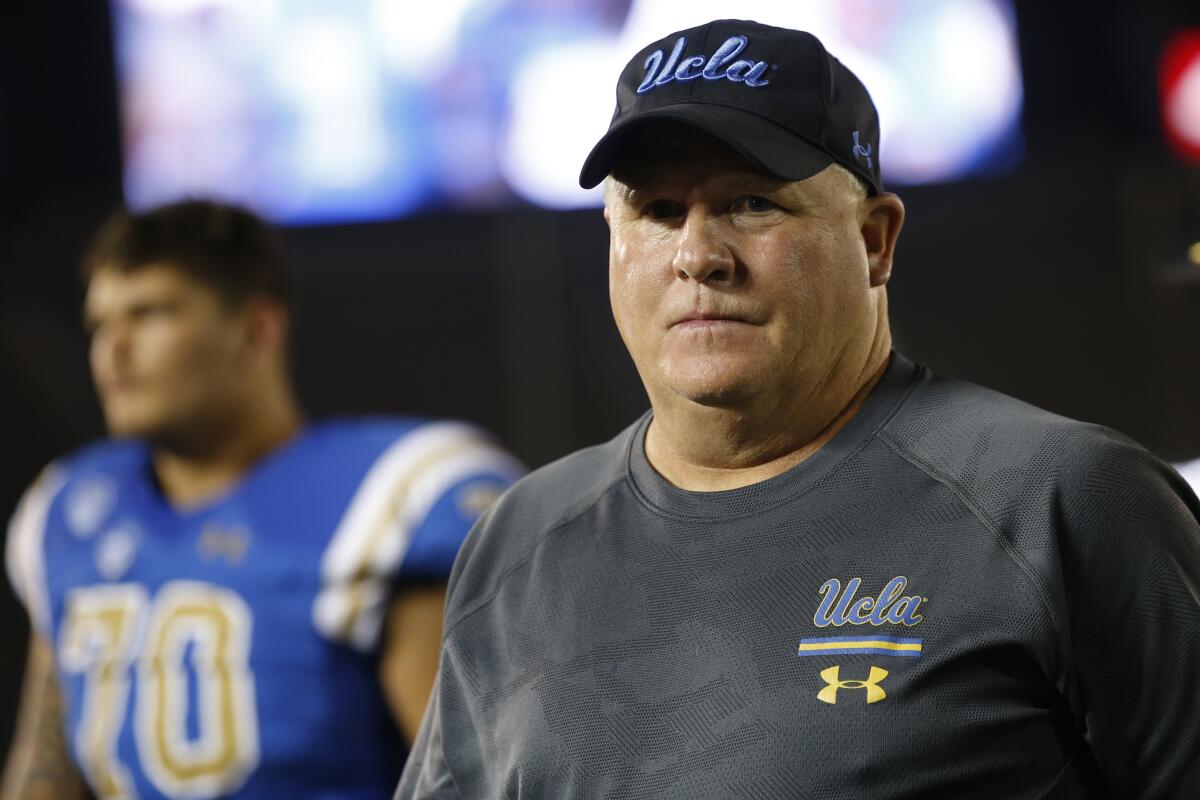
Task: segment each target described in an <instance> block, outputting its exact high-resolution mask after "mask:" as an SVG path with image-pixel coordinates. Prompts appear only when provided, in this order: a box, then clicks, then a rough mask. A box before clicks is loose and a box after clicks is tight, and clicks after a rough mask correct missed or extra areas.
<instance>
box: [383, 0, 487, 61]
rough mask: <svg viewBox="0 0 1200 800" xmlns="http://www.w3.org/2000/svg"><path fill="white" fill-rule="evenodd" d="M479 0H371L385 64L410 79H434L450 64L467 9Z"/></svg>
mask: <svg viewBox="0 0 1200 800" xmlns="http://www.w3.org/2000/svg"><path fill="white" fill-rule="evenodd" d="M478 4H479V1H478V0H434V2H431V3H420V4H416V3H405V2H399V0H372V3H371V17H372V19H373V24H372V27H373V28H374V30H375V33H376V35H377V37H378V40H379V49H380V50H381V52H382V53H383V55H384V58H385V59H386V60H387V64H388V66H389V67H390V68H391V69H393V70H395V71H396V72H398V73H399V74H401V75H403V76H404V77H405V78H408V79H410V80H433V79H435V78H436V77H438V76H439V75H441V73H442V71H443V70H445V69H446V67H447V66H449V65H450V64H451V63H452V61H453V58H454V53H455V50H456V47H457V36H458V33H459V30H460V28H461V26H462V23H463V20H464V18H465V17H466V15H467V12H468V11H470V10H471V7H472V6H477V5H478Z"/></svg>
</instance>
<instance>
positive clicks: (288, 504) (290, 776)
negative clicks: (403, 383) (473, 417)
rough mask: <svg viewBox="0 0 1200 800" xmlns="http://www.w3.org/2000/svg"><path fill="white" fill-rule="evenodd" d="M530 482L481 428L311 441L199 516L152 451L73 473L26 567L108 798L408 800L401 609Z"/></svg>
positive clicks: (27, 504) (57, 475) (45, 507)
mask: <svg viewBox="0 0 1200 800" xmlns="http://www.w3.org/2000/svg"><path fill="white" fill-rule="evenodd" d="M520 471H521V468H520V465H519V464H517V463H516V462H515V461H514V460H513V459H512V458H511V457H510V456H509V455H507V454H506V453H504V452H503V451H502V450H500V449H498V448H497V447H496V446H494V445H493V444H491V443H490V441H489V440H488V439H487V438H486V437H485V436H484V435H483V434H482V433H481V432H480V431H479V430H477V429H475V428H473V427H471V426H468V425H464V424H459V423H448V422H420V421H415V420H413V421H407V420H382V419H381V420H374V421H363V422H346V421H342V422H326V423H321V424H314V425H311V426H310V427H308V428H306V429H305V430H304V431H302V432H301V433H300V434H298V435H297V436H296V437H295V439H294V440H293V441H291V442H290V443H288V444H286V445H284V446H283V447H281V448H280V449H278V450H277V451H275V452H274V453H272V454H271V455H269V456H267V457H265V458H264V459H262V460H261V461H260V462H259V463H257V464H256V465H255V466H254V467H253V468H252V469H251V470H250V471H249V472H248V473H247V474H246V475H245V476H244V477H243V478H242V479H241V481H240V482H239V483H238V484H237V485H236V486H235V487H233V488H232V489H231V490H230V491H228V492H227V493H226V494H224V495H222V496H221V497H219V498H217V499H215V500H213V501H211V502H208V503H206V504H204V505H202V506H199V507H192V508H187V509H178V508H174V507H172V506H171V505H169V504H168V503H167V502H166V501H165V500H164V498H163V497H162V495H161V493H160V492H159V491H158V489H157V487H156V484H155V481H154V478H153V473H152V470H151V463H150V452H149V450H148V448H147V447H146V446H145V445H143V444H140V443H136V442H105V443H102V444H99V445H95V446H93V447H90V448H88V449H86V450H84V451H82V452H80V453H78V454H76V455H75V456H73V457H71V458H68V459H65V460H63V461H62V462H60V463H57V464H54V465H51V467H49V468H48V469H47V470H46V471H45V473H43V475H42V477H41V478H39V480H38V481H37V483H36V484H35V485H34V486H33V487H32V488H31V489H30V490H29V491H28V492H27V493H26V495H25V497H24V499H23V500H22V502H21V505H20V506H19V507H18V509H17V512H16V514H15V515H14V517H13V521H12V525H11V527H10V530H9V540H8V566H9V572H10V577H11V579H12V581H13V584H14V586H15V587H16V589H17V592H18V594H19V595H20V597H21V599H22V601H23V602H24V604H25V606H26V608H27V609H28V610H29V614H30V618H31V620H32V624H33V625H34V627H35V629H36V630H37V632H38V633H39V634H40V635H42V636H43V637H45V639H46V641H47V642H49V643H50V644H51V645H52V646H53V648H54V650H55V655H56V664H57V668H58V676H59V681H60V685H61V689H62V692H63V697H64V699H65V700H66V704H65V705H66V708H67V709H68V710H67V712H66V718H65V720H64V724H65V726H66V731H67V734H68V742H69V743H70V746H71V749H72V752H73V755H74V757H75V759H76V760H77V762H78V765H79V767H80V769H81V771H82V772H83V774H84V775H85V776H86V777H87V780H88V782H89V784H90V785H91V787H92V789H93V791H94V792H95V793H96V794H97V796H98V797H100V798H102V800H108V798H135V797H136V798H212V797H237V798H271V799H272V800H276V799H277V798H293V797H296V798H299V797H320V798H335V797H336V798H381V797H389V796H390V794H391V791H392V789H393V788H394V786H395V782H396V778H397V777H398V775H399V772H400V769H401V767H402V766H403V760H404V759H403V756H404V749H403V744H402V743H401V742H400V740H399V736H398V734H397V731H396V727H395V724H394V723H393V721H392V718H391V715H390V713H389V712H388V706H387V703H386V702H385V700H384V697H383V694H382V688H381V686H380V684H379V680H378V676H377V669H378V649H379V644H380V637H381V630H382V623H383V618H384V614H385V611H386V608H387V605H388V601H389V599H390V597H391V596H392V595H393V593H394V592H395V591H396V589H397V588H399V587H402V586H403V585H404V584H406V583H408V582H417V581H425V580H430V579H444V578H445V576H446V575H448V573H449V570H450V566H451V563H452V562H453V560H454V556H455V554H456V553H457V551H458V547H459V545H460V544H461V542H462V540H463V538H464V536H465V535H466V533H467V531H468V529H469V528H470V526H471V525H472V523H473V522H474V521H475V519H476V517H477V516H478V515H479V514H480V513H481V512H482V510H483V509H484V508H486V507H487V505H488V504H489V503H490V502H491V501H492V500H493V499H494V498H495V497H496V496H497V495H498V494H499V493H500V492H501V491H503V490H504V488H506V487H507V486H508V485H509V484H510V483H511V482H512V481H513V480H514V479H515V478H516V477H517V476H518V475H519V473H520Z"/></svg>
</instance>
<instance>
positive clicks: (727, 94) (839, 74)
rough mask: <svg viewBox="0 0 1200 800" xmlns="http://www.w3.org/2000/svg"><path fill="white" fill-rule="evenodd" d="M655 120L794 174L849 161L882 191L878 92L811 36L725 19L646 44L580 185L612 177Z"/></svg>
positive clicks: (778, 172) (872, 188) (623, 82)
mask: <svg viewBox="0 0 1200 800" xmlns="http://www.w3.org/2000/svg"><path fill="white" fill-rule="evenodd" d="M651 120H672V121H675V122H682V123H686V124H688V125H692V126H695V127H696V128H699V129H700V130H702V131H705V132H706V133H708V134H710V135H712V136H714V137H716V138H717V139H719V140H721V141H722V142H724V143H725V144H727V145H729V146H730V147H732V148H733V149H734V150H735V151H737V152H738V153H739V154H740V155H741V156H742V157H743V158H746V159H747V160H749V161H750V162H752V163H755V164H758V165H759V166H761V167H762V168H763V169H765V170H767V171H768V172H770V173H772V174H773V175H775V176H777V177H780V178H783V179H785V180H797V181H798V180H803V179H805V178H810V177H812V176H813V175H816V174H817V173H818V172H820V171H821V170H823V169H825V168H826V167H828V166H829V165H830V164H841V165H842V166H843V167H845V168H846V169H848V170H850V171H851V172H853V173H854V174H855V175H857V176H858V177H860V178H862V180H863V182H864V183H866V185H867V186H868V187H869V188H868V191H869V192H870V193H871V194H877V193H879V192H880V191H882V190H883V186H882V184H881V183H880V180H879V116H878V115H877V114H876V112H875V104H874V103H873V102H871V95H870V94H868V93H867V89H866V87H865V86H863V84H862V81H860V80H859V79H858V78H857V77H856V76H855V74H854V73H853V72H851V71H850V70H848V69H846V67H845V66H843V65H842V62H840V61H838V60H837V59H836V58H834V57H833V56H831V55H830V54H829V52H828V51H827V50H826V49H825V46H824V45H823V44H821V41H820V40H819V39H817V37H815V36H813V35H812V34H811V33H806V32H804V31H795V30H789V29H787V28H775V27H772V26H770V25H762V24H760V23H757V22H748V21H745V20H737V19H721V20H715V21H713V22H710V23H708V24H707V25H701V26H700V27H698V28H689V29H687V30H684V31H679V32H677V33H673V34H671V35H670V36H667V37H665V38H663V39H660V40H658V41H657V42H655V43H654V44H651V45H648V46H647V47H645V48H643V49H642V50H641V52H639V53H638V54H637V55H636V56H634V57H633V59H632V60H631V61H630V62H629V63H628V64H626V65H625V69H624V70H623V71H622V72H621V78H620V80H619V81H618V82H617V110H616V112H615V113H614V114H613V118H612V122H611V123H610V124H609V126H608V133H606V134H604V137H603V138H601V139H600V141H599V142H597V143H596V146H595V147H593V148H592V152H591V153H590V154H588V157H587V160H586V161H585V162H584V163H583V170H582V172H580V174H579V184H580V185H581V186H582V187H583V188H585V189H590V188H592V187H593V186H595V185H597V184H598V183H600V182H601V181H602V180H604V178H605V176H606V175H608V174H609V173H610V172H611V171H612V168H613V165H614V163H615V162H616V161H617V160H618V158H619V156H620V153H621V150H622V145H624V144H625V143H626V141H627V139H628V137H629V134H630V133H631V132H632V131H633V130H635V129H636V128H638V127H639V126H641V125H643V124H645V123H647V122H650V121H651Z"/></svg>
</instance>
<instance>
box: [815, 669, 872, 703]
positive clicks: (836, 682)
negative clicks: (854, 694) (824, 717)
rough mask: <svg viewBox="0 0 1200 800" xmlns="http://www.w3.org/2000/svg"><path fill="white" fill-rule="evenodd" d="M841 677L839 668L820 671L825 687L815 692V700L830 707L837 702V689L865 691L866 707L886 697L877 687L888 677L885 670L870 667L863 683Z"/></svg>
mask: <svg viewBox="0 0 1200 800" xmlns="http://www.w3.org/2000/svg"><path fill="white" fill-rule="evenodd" d="M841 676H842V668H841V667H830V668H829V669H823V670H821V680H823V681H825V684H826V686H825V688H824V689H822V690H821V691H819V692H817V699H818V700H820V701H821V702H822V703H829V704H830V705H832V704H834V703H836V702H837V693H838V689H866V690H867V704H868V705H869V704H871V703H878V702H879V701H880V700H883V699H884V698H885V697H887V692H885V691H884V690H883V687H881V686H880V685H879V684H880V682H881V681H882V680H883V679H884V678H886V677H887V676H888V671H887V670H886V669H880V668H879V667H871V674H870V675H869V676H867V679H866V680H865V681H844V680H842V677H841Z"/></svg>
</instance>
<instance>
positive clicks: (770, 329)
mask: <svg viewBox="0 0 1200 800" xmlns="http://www.w3.org/2000/svg"><path fill="white" fill-rule="evenodd" d="M611 180H612V184H611V185H610V186H609V189H608V195H607V206H606V211H605V215H606V217H607V219H608V221H609V227H610V230H611V237H610V251H609V295H610V300H611V302H612V308H613V316H614V317H615V319H616V322H617V327H618V328H619V329H620V332H621V336H622V338H623V339H624V341H625V344H626V346H627V347H628V348H629V351H630V354H631V355H632V357H633V360H634V362H635V364H636V366H637V368H638V371H639V373H640V374H641V376H642V380H643V381H644V382H645V384H646V388H647V391H648V392H649V393H650V397H651V400H652V401H656V400H658V399H662V398H663V397H664V393H673V394H675V395H679V396H682V397H684V398H687V399H690V400H692V401H694V402H697V403H701V404H704V405H712V406H735V405H739V404H743V403H745V402H746V401H748V400H750V399H751V398H753V397H755V396H759V397H760V398H761V397H770V396H775V397H778V398H780V402H786V398H787V397H795V395H796V392H797V390H798V389H800V388H811V387H814V386H819V385H821V382H822V381H823V380H826V379H827V378H828V376H829V375H830V373H831V372H832V371H833V370H834V369H835V368H836V366H837V361H838V357H839V354H840V353H842V352H843V349H844V348H845V346H846V343H847V342H848V341H851V340H853V339H860V340H861V337H868V338H869V337H870V336H872V335H873V332H874V330H875V326H876V324H877V320H878V313H877V306H876V305H875V303H874V301H873V298H872V292H873V289H872V285H871V277H870V275H869V269H868V261H867V256H866V251H865V247H864V242H863V236H862V232H861V230H860V226H861V214H862V210H861V205H862V203H863V202H864V201H863V200H862V198H861V196H860V195H858V194H856V193H855V191H854V189H853V187H852V186H851V185H850V183H849V181H847V180H846V178H845V176H844V175H843V174H839V173H837V172H835V171H834V170H832V169H826V170H825V171H824V172H821V173H819V174H818V175H816V176H814V177H812V178H809V179H807V180H803V181H794V182H784V181H780V180H779V179H776V178H774V177H772V176H770V175H768V174H765V173H763V172H761V171H759V170H758V169H756V168H755V167H753V166H752V165H750V164H748V163H747V162H745V161H744V160H742V159H741V158H740V157H738V156H737V155H736V154H735V153H734V152H733V151H732V150H729V149H728V148H726V147H724V146H723V145H720V144H719V143H717V142H715V141H710V140H706V141H705V142H704V143H703V144H701V145H699V146H696V145H695V143H692V146H689V147H687V148H685V149H684V150H683V151H682V155H681V156H680V157H679V158H667V159H666V160H658V159H652V160H648V161H642V162H641V166H633V167H629V168H628V169H625V170H621V169H619V170H617V171H616V172H615V173H614V177H613V178H612V179H611ZM767 393H770V394H767ZM656 404H657V403H656Z"/></svg>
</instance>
